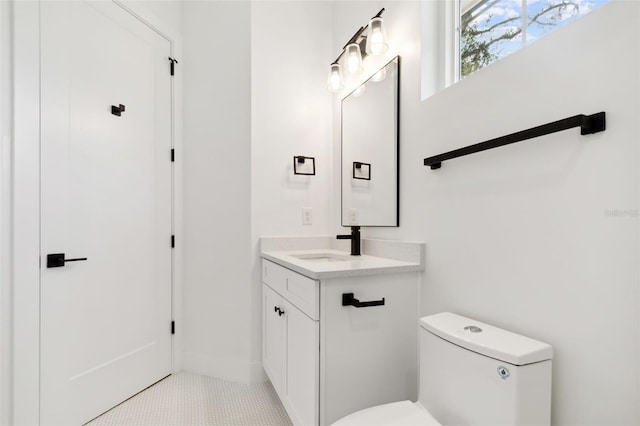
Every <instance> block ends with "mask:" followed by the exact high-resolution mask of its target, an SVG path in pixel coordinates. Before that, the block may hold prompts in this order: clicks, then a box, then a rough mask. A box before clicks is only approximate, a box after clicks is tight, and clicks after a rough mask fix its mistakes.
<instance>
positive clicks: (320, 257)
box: [291, 253, 351, 262]
mask: <svg viewBox="0 0 640 426" xmlns="http://www.w3.org/2000/svg"><path fill="white" fill-rule="evenodd" d="M291 257H295V258H296V259H300V260H308V261H310V262H346V261H349V260H351V259H350V257H349V256H341V255H339V254H333V253H310V254H292V255H291Z"/></svg>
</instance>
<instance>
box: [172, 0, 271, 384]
mask: <svg viewBox="0 0 640 426" xmlns="http://www.w3.org/2000/svg"><path fill="white" fill-rule="evenodd" d="M183 7H184V10H183V12H184V26H183V37H184V38H183V39H184V46H185V48H184V55H183V57H182V60H181V62H180V64H181V65H182V70H183V71H184V153H183V155H184V239H182V241H181V239H180V238H177V242H176V244H178V245H180V244H184V271H185V273H184V279H185V283H184V294H183V298H184V304H183V306H184V324H183V325H182V333H183V334H184V337H183V345H184V346H183V347H184V360H183V368H184V369H185V370H188V371H193V372H197V373H202V374H207V375H211V376H215V377H220V378H224V379H229V380H237V381H244V382H248V381H250V369H251V365H250V363H251V355H250V353H251V345H252V342H251V340H250V333H251V330H250V325H251V304H250V303H249V301H250V300H252V297H251V287H252V286H251V267H252V259H251V257H250V255H251V249H250V239H251V205H250V201H251V162H250V158H251V71H250V67H251V52H250V48H251V46H250V43H251V39H250V35H251V17H250V4H249V2H245V1H242V2H232V1H228V2H222V1H216V2H199V1H186V2H184V5H183ZM177 155H180V153H177ZM258 367H259V366H258Z"/></svg>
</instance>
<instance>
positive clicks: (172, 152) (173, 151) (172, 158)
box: [171, 148, 176, 163]
mask: <svg viewBox="0 0 640 426" xmlns="http://www.w3.org/2000/svg"><path fill="white" fill-rule="evenodd" d="M174 161H176V150H175V149H173V148H171V162H172V163H173V162H174Z"/></svg>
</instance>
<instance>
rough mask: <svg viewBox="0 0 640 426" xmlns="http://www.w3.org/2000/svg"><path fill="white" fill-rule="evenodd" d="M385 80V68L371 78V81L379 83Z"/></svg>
mask: <svg viewBox="0 0 640 426" xmlns="http://www.w3.org/2000/svg"><path fill="white" fill-rule="evenodd" d="M385 78H387V67H384V68H382V69H381V70H380V71H378V72H377V73H375V74H374V75H373V76H372V77H371V81H374V82H376V83H377V82H379V81H382V80H384V79H385Z"/></svg>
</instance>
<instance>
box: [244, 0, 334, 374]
mask: <svg viewBox="0 0 640 426" xmlns="http://www.w3.org/2000/svg"><path fill="white" fill-rule="evenodd" d="M331 11H332V5H331V3H330V2H324V1H305V2H300V1H257V2H252V7H251V88H252V89H251V163H252V170H251V171H252V176H251V212H252V217H251V223H252V233H251V234H252V238H251V250H252V254H253V258H252V261H253V264H252V266H253V269H252V271H253V278H252V288H251V292H252V301H253V306H252V309H251V313H252V316H253V318H252V336H251V340H252V344H253V351H252V358H253V360H254V362H256V363H259V364H261V362H262V344H261V342H262V303H261V300H262V299H261V294H262V286H261V279H262V276H261V273H260V271H261V268H260V258H259V248H260V247H259V238H260V237H261V236H273V235H326V234H327V233H329V232H330V230H331V226H330V224H331V211H332V210H333V206H332V205H331V196H330V194H331V183H332V167H333V162H332V157H331V148H332V147H331V145H332V139H331V137H332V135H331V126H332V121H331V93H330V92H329V91H328V90H327V88H326V79H327V72H328V67H329V63H330V62H331V61H332V60H333V59H334V58H333V55H334V54H335V55H337V54H338V53H337V52H334V51H333V50H332V49H331ZM294 155H304V156H308V157H315V161H316V175H315V176H300V175H294V174H293V156H294ZM302 207H311V208H312V217H313V223H312V224H311V225H303V224H302Z"/></svg>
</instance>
